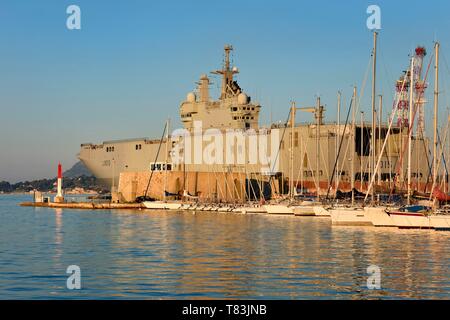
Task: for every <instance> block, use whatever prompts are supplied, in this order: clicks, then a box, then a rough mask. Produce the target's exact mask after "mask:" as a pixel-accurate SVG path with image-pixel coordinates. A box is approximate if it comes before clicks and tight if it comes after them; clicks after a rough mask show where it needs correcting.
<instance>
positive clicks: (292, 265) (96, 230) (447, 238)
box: [0, 195, 450, 299]
mask: <svg viewBox="0 0 450 320" xmlns="http://www.w3.org/2000/svg"><path fill="white" fill-rule="evenodd" d="M30 199H31V197H30V196H11V195H0V299H66V298H71V299H74V298H75V299H86V298H96V299H130V298H133V299H210V298H212V299H217V298H220V299H228V298H243V299H244V298H246V299H262V298H265V299H310V298H311V299H379V298H382V299H391V298H404V299H410V298H414V299H417V298H421V299H422V298H425V299H430V298H437V299H450V233H445V232H435V231H431V232H430V231H397V230H395V231H394V230H389V229H372V228H345V227H332V226H331V223H330V221H329V220H328V219H326V218H295V217H273V216H246V215H233V214H218V213H198V214H193V213H190V212H188V213H166V212H146V211H109V210H108V211H77V210H55V209H45V208H22V207H19V206H18V203H19V202H21V201H29V200H30ZM69 265H78V266H79V267H80V268H81V287H82V288H81V290H68V289H67V288H66V280H67V277H68V276H69V275H68V274H66V268H67V267H68V266H69ZM370 265H378V266H379V267H380V268H381V286H382V289H381V290H369V289H367V285H366V283H367V277H368V274H367V267H368V266H370Z"/></svg>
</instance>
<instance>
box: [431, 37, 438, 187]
mask: <svg viewBox="0 0 450 320" xmlns="http://www.w3.org/2000/svg"><path fill="white" fill-rule="evenodd" d="M439 46H440V44H439V42H436V44H435V46H434V50H435V56H436V59H435V66H434V69H435V78H434V143H433V184H435V183H436V181H437V148H438V132H437V128H438V106H439ZM433 191H434V190H431V192H432V193H433Z"/></svg>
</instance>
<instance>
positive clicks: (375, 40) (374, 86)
mask: <svg viewBox="0 0 450 320" xmlns="http://www.w3.org/2000/svg"><path fill="white" fill-rule="evenodd" d="M377 37H378V32H374V33H373V60H372V62H373V63H372V137H371V138H372V141H371V146H372V155H371V156H372V159H371V162H370V163H371V169H372V170H371V174H373V175H374V174H376V173H375V98H376V79H377ZM371 200H372V204H373V203H374V201H375V195H374V190H373V188H372V192H371Z"/></svg>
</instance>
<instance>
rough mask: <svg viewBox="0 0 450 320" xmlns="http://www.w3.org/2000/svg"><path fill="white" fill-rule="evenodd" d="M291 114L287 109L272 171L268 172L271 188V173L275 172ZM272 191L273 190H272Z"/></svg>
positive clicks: (290, 110)
mask: <svg viewBox="0 0 450 320" xmlns="http://www.w3.org/2000/svg"><path fill="white" fill-rule="evenodd" d="M291 112H292V109H289V114H288V117H287V120H286V122H285V123H284V130H283V134H282V135H281V139H280V143H279V144H278V150H277V155H276V156H275V160H274V162H273V167H272V170H271V172H270V178H269V185H270V186H272V185H271V181H272V177H273V175H272V173H273V171H274V170H275V164H276V163H277V161H278V157H279V155H280V150H281V145H282V144H283V142H284V136H285V134H286V129H287V127H288V124H289V119H290V117H291ZM272 191H273V190H272Z"/></svg>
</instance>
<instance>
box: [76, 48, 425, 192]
mask: <svg viewBox="0 0 450 320" xmlns="http://www.w3.org/2000/svg"><path fill="white" fill-rule="evenodd" d="M232 51H233V47H232V46H230V45H227V46H225V48H224V61H223V65H222V68H221V69H220V70H217V71H213V72H212V74H215V75H219V76H220V77H221V90H220V95H219V97H218V98H217V99H216V100H214V99H212V98H211V96H210V88H209V87H210V85H211V81H210V78H209V77H208V76H207V75H206V74H204V75H202V76H201V77H200V80H199V82H197V87H196V89H195V90H194V91H193V92H189V93H188V94H187V96H186V99H185V101H183V102H181V104H180V107H179V111H180V117H181V122H182V123H183V127H184V129H185V130H187V131H188V132H194V131H195V124H196V123H198V122H201V123H202V130H208V129H211V128H216V129H218V130H220V131H223V132H224V131H226V130H229V129H233V130H241V131H242V132H250V131H253V132H255V131H256V132H260V131H264V132H265V134H267V135H268V136H270V137H272V140H271V148H272V149H274V148H275V149H276V158H277V161H278V165H277V168H276V170H269V174H270V175H274V176H277V177H280V178H281V180H282V181H286V180H289V179H291V180H293V181H295V183H296V186H297V187H300V188H301V189H302V190H303V189H304V188H305V189H308V188H309V189H316V190H317V189H319V190H320V189H324V190H330V188H331V187H333V188H335V189H336V190H337V189H342V190H349V189H350V188H351V187H352V186H356V187H357V188H358V189H359V190H361V191H362V190H364V188H365V187H367V185H368V184H369V181H368V180H369V176H370V170H371V167H370V163H371V161H370V155H371V148H370V141H371V139H372V125H371V124H370V123H365V122H364V121H361V122H355V123H353V124H348V123H345V124H344V123H336V122H333V123H324V121H323V119H324V112H325V109H324V108H323V106H320V103H319V106H318V108H305V109H304V111H307V112H310V113H311V115H312V116H310V118H311V120H310V122H308V118H307V117H305V118H303V119H304V120H306V122H305V121H304V122H303V123H300V124H299V123H296V122H295V119H294V121H293V123H292V125H289V121H288V122H286V123H278V124H271V125H270V126H268V127H260V125H259V115H260V112H261V109H262V106H261V105H260V104H259V103H255V102H253V101H252V99H251V97H250V96H249V95H247V94H246V93H245V92H244V91H243V89H242V88H241V87H240V86H239V84H238V82H237V81H236V80H235V79H234V77H235V75H237V74H238V73H239V70H238V68H237V67H235V66H232V65H231V60H230V54H231V52H232ZM286 111H287V112H288V111H289V107H287V108H286ZM303 114H305V113H303ZM401 126H402V124H401V123H399V124H398V125H397V126H395V127H394V128H392V131H391V134H390V138H389V141H388V145H387V148H386V150H385V154H384V155H382V157H381V168H380V170H379V172H378V182H379V183H381V182H383V183H385V184H386V185H387V188H392V184H391V183H392V182H393V181H397V183H398V182H400V183H402V182H404V180H403V177H404V176H405V174H404V173H405V172H406V171H405V170H406V169H405V168H402V172H401V173H398V172H397V173H395V172H394V170H395V168H396V167H398V166H397V164H398V162H399V161H400V160H402V144H403V142H404V141H405V139H407V134H406V135H405V133H404V130H402V128H401ZM387 131H388V124H387V123H386V124H384V123H382V121H380V122H379V123H378V125H377V127H376V132H375V137H374V140H375V148H377V152H378V151H379V149H380V148H381V145H382V143H383V140H384V139H385V137H386V135H387ZM274 137H275V138H274ZM428 143H429V141H428V140H427V139H426V138H425V137H423V136H417V137H414V138H413V146H412V148H413V152H412V161H411V162H410V163H411V165H412V172H413V180H414V184H415V186H416V188H419V187H422V186H423V185H424V184H426V183H427V181H429V166H427V164H426V162H424V161H423V150H424V149H427V145H428ZM173 148H174V141H172V139H171V137H170V136H166V137H165V138H161V139H157V138H155V139H148V138H140V139H127V140H115V141H104V142H103V143H100V144H93V143H84V144H82V145H81V151H80V153H79V154H78V157H79V159H80V160H81V161H82V162H83V163H84V164H85V165H86V167H87V168H88V169H89V170H90V171H91V172H92V173H93V175H95V176H96V177H97V178H98V179H99V181H100V182H102V183H103V184H104V185H106V186H108V187H111V189H112V190H114V188H116V187H117V185H118V181H119V176H120V173H122V172H145V171H162V170H167V171H176V170H179V171H181V170H188V171H203V172H211V171H214V172H220V171H228V172H229V171H239V170H240V171H242V170H250V171H255V172H257V171H259V172H260V171H261V166H253V167H251V168H248V167H247V166H246V165H244V166H243V165H242V163H241V164H240V165H236V166H233V165H231V166H230V164H227V165H217V166H215V167H214V166H212V165H210V164H193V165H189V166H186V165H181V164H175V163H172V160H171V156H172V154H173V153H172V149H173ZM161 150H162V152H160V151H161ZM191 152H195V151H191ZM245 152H246V153H247V154H249V153H251V151H250V150H245ZM272 156H273V155H272ZM350 160H352V161H350ZM243 167H245V168H244V169H243ZM269 169H270V168H269ZM272 169H273V168H272ZM396 174H397V175H398V176H399V179H395V175H396ZM352 177H353V178H354V179H355V180H356V184H353V185H352V184H351V182H352ZM282 186H284V184H282ZM281 189H283V187H281ZM282 191H283V190H282Z"/></svg>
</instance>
